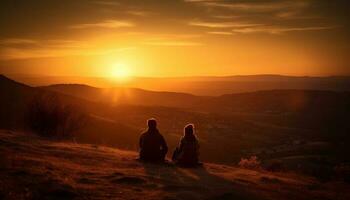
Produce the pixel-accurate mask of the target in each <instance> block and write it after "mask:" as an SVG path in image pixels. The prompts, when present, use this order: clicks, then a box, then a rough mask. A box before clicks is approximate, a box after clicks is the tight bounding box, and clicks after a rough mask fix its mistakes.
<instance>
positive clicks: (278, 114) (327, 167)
mask: <svg viewBox="0 0 350 200" xmlns="http://www.w3.org/2000/svg"><path fill="white" fill-rule="evenodd" d="M0 83H1V85H0V87H1V89H2V90H1V91H0V94H1V96H2V97H3V98H2V99H1V106H2V109H1V117H2V118H1V121H0V127H1V128H4V129H11V130H26V129H27V127H25V121H24V118H25V113H26V109H27V108H28V105H29V102H30V101H31V99H33V98H34V99H35V97H36V96H37V95H38V94H40V95H42V94H50V95H55V96H57V97H58V98H59V99H61V101H62V103H64V104H67V105H73V106H76V107H78V108H79V109H80V110H81V111H83V112H84V113H86V114H87V115H88V116H89V117H88V119H89V120H88V123H87V125H86V126H85V127H83V128H82V129H81V130H79V131H77V132H76V134H75V136H74V137H75V140H76V141H77V142H80V143H88V144H94V145H104V146H110V147H117V148H121V149H126V150H136V149H137V141H138V137H139V134H140V132H141V131H142V130H143V129H144V128H145V126H146V124H145V122H146V120H147V119H148V118H150V117H155V118H157V119H158V122H159V128H160V130H161V133H162V134H163V135H164V136H165V138H166V140H167V142H168V144H169V147H170V150H172V149H174V147H175V146H176V145H177V144H178V141H179V138H180V137H181V136H182V134H183V127H184V126H185V125H186V124H187V123H194V124H195V126H196V133H197V135H198V136H199V138H200V144H201V159H202V160H204V161H209V162H215V163H222V164H230V165H232V164H233V165H235V164H237V162H239V160H240V159H241V158H242V157H249V156H251V155H257V156H258V158H259V159H261V161H262V162H263V164H264V165H266V166H268V165H270V164H269V163H273V162H275V161H276V160H277V161H278V162H281V165H283V169H287V170H292V171H297V172H301V173H304V172H305V173H307V174H311V175H315V176H318V175H319V174H322V176H323V177H326V179H331V177H332V176H333V175H334V168H335V167H337V166H339V165H343V164H345V165H347V164H348V163H349V162H350V157H349V156H348V155H350V148H349V139H348V138H349V135H348V133H349V123H348V117H347V115H348V113H349V111H350V106H349V102H350V100H349V93H348V92H334V91H313V90H312V91H310V90H269V91H258V92H249V93H240V94H227V95H222V96H217V97H202V96H194V95H188V94H182V93H180V94H179V93H169V92H152V91H145V90H139V89H126V88H123V89H121V88H115V89H111V90H109V91H110V92H109V93H106V92H105V91H104V90H105V89H100V88H95V87H90V86H87V85H71V84H68V85H53V86H47V87H29V86H26V85H24V84H21V83H18V82H15V81H13V80H11V79H8V78H6V77H4V76H2V77H1V78H0ZM115 90H116V91H117V93H119V94H122V96H123V98H121V99H122V100H123V101H121V100H120V101H118V102H119V104H118V103H115V102H114V101H113V98H112V97H113V95H114V93H113V92H111V91H115ZM126 91H132V92H131V93H132V94H133V97H132V98H129V96H127V95H126V94H127V92H126ZM174 99H176V101H174ZM129 100H130V101H129ZM169 106H171V107H169ZM315 167H316V168H317V170H318V171H320V172H318V174H313V173H314V172H313V171H314V169H315Z"/></svg>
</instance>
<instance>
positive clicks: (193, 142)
mask: <svg viewBox="0 0 350 200" xmlns="http://www.w3.org/2000/svg"><path fill="white" fill-rule="evenodd" d="M198 157H199V142H198V139H197V136H196V135H195V134H194V126H193V124H188V125H186V126H185V129H184V136H183V137H182V138H181V140H180V144H179V147H177V148H176V149H175V151H174V153H173V157H172V160H173V161H174V162H176V163H177V164H179V165H181V166H185V167H195V166H198V165H201V163H199V158H198Z"/></svg>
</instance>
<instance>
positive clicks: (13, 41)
mask: <svg viewBox="0 0 350 200" xmlns="http://www.w3.org/2000/svg"><path fill="white" fill-rule="evenodd" d="M36 43H38V41H36V40H32V39H24V38H8V39H3V40H0V44H2V45H22V44H36Z"/></svg>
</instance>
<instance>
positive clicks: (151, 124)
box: [147, 118, 157, 130]
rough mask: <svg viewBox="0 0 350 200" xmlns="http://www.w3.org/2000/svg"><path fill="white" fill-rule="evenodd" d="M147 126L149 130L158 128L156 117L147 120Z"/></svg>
mask: <svg viewBox="0 0 350 200" xmlns="http://www.w3.org/2000/svg"><path fill="white" fill-rule="evenodd" d="M147 126H148V129H149V130H155V129H157V120H156V119H154V118H151V119H149V120H147Z"/></svg>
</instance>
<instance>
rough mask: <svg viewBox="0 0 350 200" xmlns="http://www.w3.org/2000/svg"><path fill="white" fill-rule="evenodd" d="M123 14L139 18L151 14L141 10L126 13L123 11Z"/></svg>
mask: <svg viewBox="0 0 350 200" xmlns="http://www.w3.org/2000/svg"><path fill="white" fill-rule="evenodd" d="M125 13H127V14H129V15H134V16H140V17H145V16H149V15H151V14H152V13H151V12H149V11H142V10H128V11H125Z"/></svg>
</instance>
